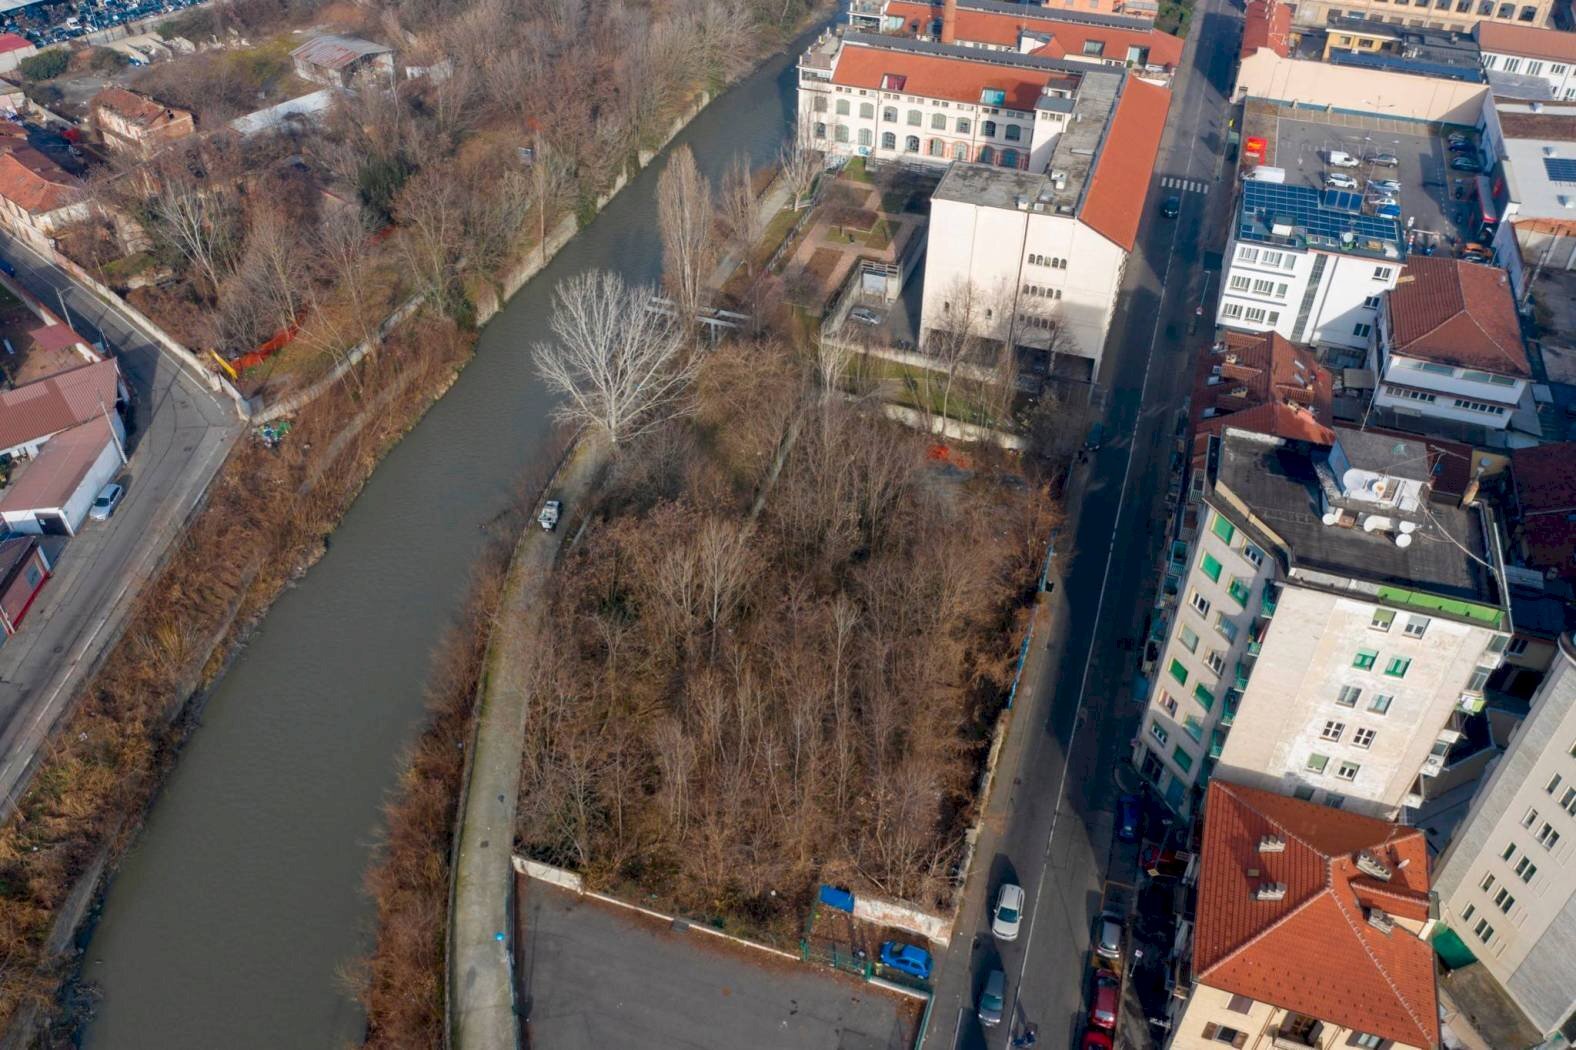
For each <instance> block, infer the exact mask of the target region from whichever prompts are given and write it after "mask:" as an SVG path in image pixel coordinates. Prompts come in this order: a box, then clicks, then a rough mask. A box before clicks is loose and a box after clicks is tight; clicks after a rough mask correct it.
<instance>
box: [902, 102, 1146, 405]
mask: <svg viewBox="0 0 1576 1050" xmlns="http://www.w3.org/2000/svg"><path fill="white" fill-rule="evenodd" d="M1107 89H1114V90H1115V91H1116V92H1118V93H1117V94H1116V95H1115V97H1114V98H1113V97H1112V95H1111V94H1108V93H1107ZM1169 102H1170V95H1169V92H1167V91H1166V90H1165V89H1164V88H1160V87H1156V86H1154V85H1152V84H1149V83H1146V82H1143V81H1140V80H1137V79H1133V78H1127V79H1125V80H1124V79H1120V78H1116V77H1110V76H1107V75H1103V74H1102V75H1101V76H1099V77H1091V78H1090V80H1089V82H1088V83H1086V85H1085V88H1084V90H1083V91H1082V92H1081V93H1080V95H1079V97H1078V101H1077V105H1076V107H1075V108H1074V111H1073V118H1074V122H1073V124H1072V126H1071V127H1070V128H1069V130H1068V131H1067V133H1066V134H1064V135H1062V136H1061V137H1060V140H1059V141H1058V143H1057V145H1056V148H1055V149H1054V150H1053V152H1052V154H1051V157H1050V159H1049V162H1048V167H1049V173H1048V174H1038V173H1030V172H1023V171H1012V170H1007V169H1003V168H992V167H987V166H983V165H978V164H953V165H952V166H951V167H950V168H949V169H948V170H947V174H946V176H945V177H944V178H943V179H942V180H941V184H940V185H939V186H938V187H937V188H936V192H935V194H934V195H933V196H932V198H931V212H930V227H929V231H928V234H927V237H928V240H927V242H926V256H925V289H924V305H923V309H922V314H921V329H922V331H923V332H924V333H926V334H927V335H928V334H930V333H933V332H935V331H937V330H948V331H963V330H967V331H969V332H971V333H972V334H975V335H978V336H980V337H983V338H988V339H992V340H995V341H997V342H1010V343H1011V344H1012V345H1014V346H1016V347H1020V348H1023V349H1027V350H1038V351H1051V352H1053V353H1054V354H1055V355H1056V356H1055V358H1054V359H1053V360H1051V361H1050V362H1048V364H1049V366H1050V368H1051V370H1052V371H1053V372H1054V373H1056V374H1058V375H1063V376H1068V377H1070V378H1075V379H1081V380H1087V379H1092V378H1093V377H1094V376H1095V375H1096V374H1097V373H1098V372H1099V368H1100V357H1101V352H1102V350H1103V349H1104V347H1105V337H1106V331H1107V329H1108V328H1109V326H1110V322H1111V315H1112V313H1113V312H1114V311H1115V308H1116V300H1117V296H1118V294H1119V292H1120V290H1121V285H1122V275H1123V272H1124V271H1125V269H1126V266H1127V256H1128V253H1129V252H1131V251H1132V250H1133V247H1134V244H1135V243H1136V240H1137V236H1138V226H1139V222H1140V220H1141V219H1142V217H1143V212H1144V202H1145V194H1146V193H1147V192H1148V189H1149V181H1150V174H1151V172H1152V171H1153V170H1154V162H1155V156H1156V154H1157V153H1158V151H1159V148H1160V136H1161V134H1162V132H1163V131H1164V128H1165V118H1166V110H1167V107H1168V105H1169Z"/></svg>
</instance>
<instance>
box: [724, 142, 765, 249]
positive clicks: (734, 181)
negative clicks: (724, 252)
mask: <svg viewBox="0 0 1576 1050" xmlns="http://www.w3.org/2000/svg"><path fill="white" fill-rule="evenodd" d="M721 196H722V199H721V201H720V202H719V203H720V205H721V211H722V217H723V222H724V223H726V224H727V227H728V240H729V241H731V242H732V244H731V247H732V249H733V250H734V251H736V252H738V253H739V254H740V255H741V256H742V257H743V260H744V272H745V274H747V275H749V276H752V277H753V276H754V274H755V271H754V267H753V264H752V262H751V259H750V256H751V255H752V254H753V253H754V251H755V245H756V242H758V241H759V240H760V239H761V234H762V233H764V232H765V231H764V230H762V229H761V210H760V202H759V201H757V200H756V199H755V185H754V180H753V179H752V178H751V176H750V155H749V154H748V153H741V154H739V155H737V156H735V157H734V158H733V163H732V164H730V165H728V172H727V174H726V175H724V176H723V177H722V194H721Z"/></svg>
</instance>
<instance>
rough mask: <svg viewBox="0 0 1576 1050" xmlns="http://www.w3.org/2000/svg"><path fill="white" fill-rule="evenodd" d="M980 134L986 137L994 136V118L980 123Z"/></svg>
mask: <svg viewBox="0 0 1576 1050" xmlns="http://www.w3.org/2000/svg"><path fill="white" fill-rule="evenodd" d="M980 134H982V135H984V136H985V137H986V138H995V137H996V122H995V121H994V120H987V121H986V122H985V123H983V124H981V125H980Z"/></svg>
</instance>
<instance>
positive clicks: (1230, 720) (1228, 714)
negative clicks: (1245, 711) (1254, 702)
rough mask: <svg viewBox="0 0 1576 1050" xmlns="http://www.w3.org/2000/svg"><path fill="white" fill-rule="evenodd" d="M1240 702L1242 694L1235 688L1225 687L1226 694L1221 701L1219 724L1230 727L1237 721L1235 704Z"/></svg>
mask: <svg viewBox="0 0 1576 1050" xmlns="http://www.w3.org/2000/svg"><path fill="white" fill-rule="evenodd" d="M1240 703H1242V694H1241V693H1240V692H1238V691H1237V690H1235V689H1227V690H1226V696H1225V698H1224V699H1223V700H1222V701H1221V707H1220V724H1221V725H1223V726H1225V727H1226V728H1228V729H1229V728H1231V726H1232V725H1234V724H1235V723H1236V721H1237V705H1238V704H1240Z"/></svg>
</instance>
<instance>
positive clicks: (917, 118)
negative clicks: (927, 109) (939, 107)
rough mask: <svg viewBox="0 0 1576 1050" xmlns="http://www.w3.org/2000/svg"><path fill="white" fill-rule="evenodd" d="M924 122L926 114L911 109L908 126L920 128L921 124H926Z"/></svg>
mask: <svg viewBox="0 0 1576 1050" xmlns="http://www.w3.org/2000/svg"><path fill="white" fill-rule="evenodd" d="M924 120H925V114H923V113H921V112H920V111H919V110H917V109H911V110H909V111H908V125H909V127H911V128H917V127H919V126H920V124H922V123H924Z"/></svg>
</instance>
